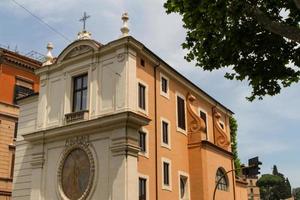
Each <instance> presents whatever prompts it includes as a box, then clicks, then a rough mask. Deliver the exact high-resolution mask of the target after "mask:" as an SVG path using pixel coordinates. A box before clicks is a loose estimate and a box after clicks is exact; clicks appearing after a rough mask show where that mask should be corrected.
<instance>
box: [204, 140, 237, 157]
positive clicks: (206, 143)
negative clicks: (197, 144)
mask: <svg viewBox="0 0 300 200" xmlns="http://www.w3.org/2000/svg"><path fill="white" fill-rule="evenodd" d="M201 143H202V146H203V147H204V148H210V149H213V150H215V151H217V152H219V153H220V154H222V155H226V156H228V157H230V158H233V154H232V153H231V152H229V151H227V150H225V149H223V148H221V147H218V146H217V145H215V144H213V143H211V142H209V141H207V140H203V141H202V142H201Z"/></svg>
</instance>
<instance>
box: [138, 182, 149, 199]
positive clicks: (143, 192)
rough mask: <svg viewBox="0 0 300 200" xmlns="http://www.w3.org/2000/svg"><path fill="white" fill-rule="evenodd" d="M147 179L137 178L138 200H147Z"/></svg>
mask: <svg viewBox="0 0 300 200" xmlns="http://www.w3.org/2000/svg"><path fill="white" fill-rule="evenodd" d="M146 184H147V179H146V178H141V177H140V178H139V200H146V199H147V198H146V197H147V185H146Z"/></svg>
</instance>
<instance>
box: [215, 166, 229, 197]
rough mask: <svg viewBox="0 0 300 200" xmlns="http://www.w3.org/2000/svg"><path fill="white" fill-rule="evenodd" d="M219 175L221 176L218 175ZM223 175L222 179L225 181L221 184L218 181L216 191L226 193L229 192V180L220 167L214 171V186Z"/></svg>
mask: <svg viewBox="0 0 300 200" xmlns="http://www.w3.org/2000/svg"><path fill="white" fill-rule="evenodd" d="M219 173H221V174H219ZM223 175H225V176H224V177H223V178H222V179H223V180H224V181H225V183H224V181H223V182H222V181H220V182H219V184H218V185H217V190H221V191H224V192H228V191H229V180H228V177H227V174H225V170H224V169H223V168H222V167H219V168H218V169H217V171H216V174H215V185H216V184H217V182H218V180H219V177H222V176H223Z"/></svg>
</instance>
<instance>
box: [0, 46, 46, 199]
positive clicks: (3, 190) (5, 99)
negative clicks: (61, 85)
mask: <svg viewBox="0 0 300 200" xmlns="http://www.w3.org/2000/svg"><path fill="white" fill-rule="evenodd" d="M40 66H41V63H40V62H39V61H36V60H34V59H31V58H28V57H26V56H22V55H20V54H18V53H15V52H12V51H9V50H6V49H3V48H0V200H9V199H11V190H12V188H11V186H12V179H13V170H14V159H15V156H14V152H15V144H14V141H15V137H16V131H15V130H16V129H15V127H16V126H17V125H18V115H19V107H18V105H17V104H16V100H17V99H18V98H21V97H23V96H27V95H31V94H34V93H36V92H38V89H39V78H38V76H36V75H35V74H34V70H35V69H37V68H39V67H40Z"/></svg>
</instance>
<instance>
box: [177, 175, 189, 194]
mask: <svg viewBox="0 0 300 200" xmlns="http://www.w3.org/2000/svg"><path fill="white" fill-rule="evenodd" d="M179 181H180V182H179V185H180V198H181V199H186V198H187V196H188V194H187V177H185V176H180V180H179Z"/></svg>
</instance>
